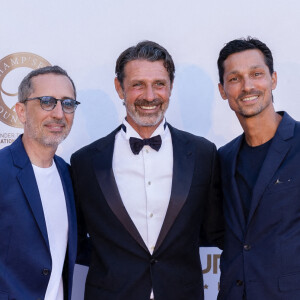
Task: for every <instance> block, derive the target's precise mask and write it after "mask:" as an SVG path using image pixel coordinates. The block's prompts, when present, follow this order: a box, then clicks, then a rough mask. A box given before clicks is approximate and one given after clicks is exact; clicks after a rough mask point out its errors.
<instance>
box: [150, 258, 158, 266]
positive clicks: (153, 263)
mask: <svg viewBox="0 0 300 300" xmlns="http://www.w3.org/2000/svg"><path fill="white" fill-rule="evenodd" d="M157 262H158V260H156V259H155V258H152V259H151V260H150V264H151V265H155V264H156V263H157Z"/></svg>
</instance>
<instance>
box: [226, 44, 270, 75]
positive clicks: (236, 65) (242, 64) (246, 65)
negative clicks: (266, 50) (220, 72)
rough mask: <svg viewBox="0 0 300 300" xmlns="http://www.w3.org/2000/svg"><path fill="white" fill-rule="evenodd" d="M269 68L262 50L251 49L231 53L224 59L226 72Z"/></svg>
mask: <svg viewBox="0 0 300 300" xmlns="http://www.w3.org/2000/svg"><path fill="white" fill-rule="evenodd" d="M259 67H260V68H268V66H267V65H266V63H265V59H264V55H263V54H262V52H261V51H260V50H257V49H251V50H245V51H241V52H237V53H233V54H231V55H229V56H228V57H227V58H226V60H225V61H224V73H231V72H239V71H242V70H245V69H253V68H259Z"/></svg>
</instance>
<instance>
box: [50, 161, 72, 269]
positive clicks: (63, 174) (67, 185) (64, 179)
mask: <svg viewBox="0 0 300 300" xmlns="http://www.w3.org/2000/svg"><path fill="white" fill-rule="evenodd" d="M54 160H55V164H56V167H57V170H58V173H59V175H60V178H61V183H62V186H63V190H64V195H65V201H66V207H67V213H68V224H69V230H68V251H69V256H68V258H69V262H70V263H72V262H74V261H75V258H76V251H75V250H76V246H77V225H76V213H75V203H74V194H73V188H72V181H71V177H70V173H69V169H68V166H67V164H66V163H65V162H63V161H62V160H59V159H58V158H57V156H54ZM70 265H71V264H70ZM69 271H71V269H70V268H69Z"/></svg>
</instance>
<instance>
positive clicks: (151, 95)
mask: <svg viewBox="0 0 300 300" xmlns="http://www.w3.org/2000/svg"><path fill="white" fill-rule="evenodd" d="M144 98H145V99H146V100H148V101H153V100H154V99H155V92H154V89H153V86H152V85H149V86H147V87H146V90H145V95H144Z"/></svg>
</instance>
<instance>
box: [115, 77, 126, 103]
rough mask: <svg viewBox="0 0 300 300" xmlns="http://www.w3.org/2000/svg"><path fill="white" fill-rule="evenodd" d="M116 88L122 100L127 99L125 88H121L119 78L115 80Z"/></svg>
mask: <svg viewBox="0 0 300 300" xmlns="http://www.w3.org/2000/svg"><path fill="white" fill-rule="evenodd" d="M115 88H116V91H117V93H118V95H119V97H120V99H122V100H123V99H124V98H125V96H124V90H123V88H122V86H121V83H120V81H119V80H118V78H117V77H116V78H115Z"/></svg>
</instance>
